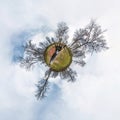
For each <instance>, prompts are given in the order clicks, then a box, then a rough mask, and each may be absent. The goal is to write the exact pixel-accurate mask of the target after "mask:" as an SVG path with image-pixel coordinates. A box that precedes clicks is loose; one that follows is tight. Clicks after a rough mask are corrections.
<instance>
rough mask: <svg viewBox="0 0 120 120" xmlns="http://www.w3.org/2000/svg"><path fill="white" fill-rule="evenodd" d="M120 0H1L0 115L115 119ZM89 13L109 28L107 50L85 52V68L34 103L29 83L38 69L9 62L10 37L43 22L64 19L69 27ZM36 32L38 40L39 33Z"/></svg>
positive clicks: (81, 22) (119, 81)
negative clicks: (69, 80)
mask: <svg viewBox="0 0 120 120" xmlns="http://www.w3.org/2000/svg"><path fill="white" fill-rule="evenodd" d="M119 3H120V2H119V1H118V0H106V1H104V0H102V1H98V0H91V1H89V0H84V1H82V0H74V1H73V0H71V1H69V0H61V1H56V0H51V1H47V0H45V1H42V0H40V1H38V0H21V1H16V0H13V1H10V0H4V1H0V15H1V17H0V33H1V35H0V36H1V40H0V42H1V43H0V49H1V51H0V73H1V74H0V119H1V120H8V119H16V120H19V119H20V120H21V119H23V120H38V119H41V120H66V119H69V120H73V119H75V120H80V119H81V120H107V119H109V120H113V119H115V120H119V119H120V115H119V109H120V104H119V101H120V94H119V91H120V76H119V73H120V62H119V61H120V55H119V51H120V47H119V43H120V41H119V39H120V37H119V28H120V22H119V21H120V16H119V11H120V8H119ZM90 18H97V21H98V23H99V24H101V25H102V28H104V29H106V28H107V29H108V31H107V32H106V33H105V35H106V38H107V40H108V41H107V42H108V45H109V46H110V49H109V50H107V51H105V52H102V53H99V54H97V55H96V54H95V55H93V56H90V58H89V59H88V62H87V65H86V66H85V67H84V68H79V67H77V70H78V81H77V82H76V83H73V84H72V83H66V82H65V81H62V82H61V80H60V81H58V80H57V82H56V81H55V82H56V83H58V88H59V87H60V88H61V90H62V93H61V92H60V89H58V88H54V87H53V88H51V89H53V92H52V93H53V94H54V95H49V96H48V98H47V99H46V100H45V101H42V102H41V101H40V102H37V101H36V100H35V98H34V90H35V87H34V84H35V83H36V81H37V80H38V79H39V77H40V74H42V75H43V73H42V71H41V70H40V71H37V70H36V69H35V70H33V71H31V72H26V71H25V70H24V69H22V68H20V67H19V65H14V64H12V63H11V61H10V60H11V52H12V50H11V49H12V46H11V36H12V35H14V34H15V33H19V32H21V31H23V30H26V29H27V30H29V29H32V28H33V29H34V28H39V27H41V26H42V25H45V26H49V27H51V28H52V27H56V26H55V25H56V23H58V22H59V21H65V22H67V23H68V25H70V30H71V31H72V32H74V29H76V28H79V27H83V26H84V25H86V24H87V23H88V22H89V19H90ZM70 33H71V32H70ZM71 34H72V33H71ZM35 37H36V39H38V38H39V35H37V36H35ZM55 90H57V91H59V92H55ZM50 96H51V97H50ZM58 96H59V97H58Z"/></svg>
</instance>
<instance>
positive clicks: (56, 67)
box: [44, 43, 72, 72]
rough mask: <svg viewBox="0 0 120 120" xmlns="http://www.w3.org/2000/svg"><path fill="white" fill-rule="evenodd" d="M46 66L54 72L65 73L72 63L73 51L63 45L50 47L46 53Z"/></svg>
mask: <svg viewBox="0 0 120 120" xmlns="http://www.w3.org/2000/svg"><path fill="white" fill-rule="evenodd" d="M44 59H45V62H46V64H47V65H48V66H49V67H50V68H51V69H52V70H53V71H57V72H60V71H63V70H65V69H66V68H67V67H68V66H69V65H70V64H71V62H72V53H71V50H70V49H69V48H68V47H67V46H66V45H65V44H63V43H53V44H51V45H49V46H48V47H47V48H46V50H45V52H44Z"/></svg>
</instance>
